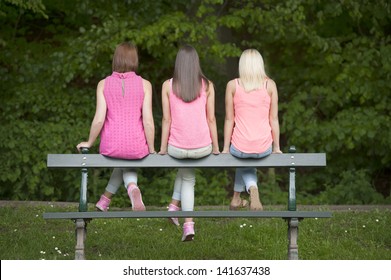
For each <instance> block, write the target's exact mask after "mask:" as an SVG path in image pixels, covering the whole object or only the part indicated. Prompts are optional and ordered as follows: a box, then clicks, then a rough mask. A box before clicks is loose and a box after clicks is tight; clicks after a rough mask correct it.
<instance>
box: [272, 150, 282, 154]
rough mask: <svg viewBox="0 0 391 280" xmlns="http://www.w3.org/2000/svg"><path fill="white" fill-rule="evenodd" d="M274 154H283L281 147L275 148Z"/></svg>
mask: <svg viewBox="0 0 391 280" xmlns="http://www.w3.org/2000/svg"><path fill="white" fill-rule="evenodd" d="M272 153H273V154H282V151H281V150H280V149H273V152H272Z"/></svg>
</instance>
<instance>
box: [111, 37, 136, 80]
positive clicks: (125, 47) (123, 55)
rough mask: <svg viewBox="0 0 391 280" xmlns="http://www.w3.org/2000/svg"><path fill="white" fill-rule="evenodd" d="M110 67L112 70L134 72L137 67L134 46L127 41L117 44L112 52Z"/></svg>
mask: <svg viewBox="0 0 391 280" xmlns="http://www.w3.org/2000/svg"><path fill="white" fill-rule="evenodd" d="M112 68H113V72H119V73H125V72H132V71H134V72H135V71H136V70H137V68H138V55H137V48H136V46H134V45H133V44H131V43H128V42H124V43H121V44H119V45H118V46H117V48H116V49H115V52H114V56H113V66H112Z"/></svg>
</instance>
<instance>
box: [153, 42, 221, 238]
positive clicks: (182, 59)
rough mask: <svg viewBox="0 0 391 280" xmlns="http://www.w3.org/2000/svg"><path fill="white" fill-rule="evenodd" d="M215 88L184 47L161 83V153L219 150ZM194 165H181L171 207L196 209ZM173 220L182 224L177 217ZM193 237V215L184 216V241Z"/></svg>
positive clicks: (200, 154)
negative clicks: (169, 76) (185, 166)
mask: <svg viewBox="0 0 391 280" xmlns="http://www.w3.org/2000/svg"><path fill="white" fill-rule="evenodd" d="M214 106H215V92H214V87H213V84H212V82H210V81H209V80H208V79H207V78H206V77H205V76H204V74H203V73H202V70H201V66H200V61H199V57H198V54H197V51H196V50H195V49H194V48H193V47H191V46H188V45H187V46H184V47H182V48H181V49H180V50H179V51H178V53H177V56H176V60H175V68H174V75H173V78H172V79H169V80H167V81H165V82H164V83H163V86H162V107H163V120H162V141H161V147H160V152H159V154H167V153H168V154H169V155H170V156H172V157H174V158H179V159H183V158H202V157H205V156H208V155H210V154H211V153H214V154H218V153H219V145H218V141H217V126H216V118H215V108H214ZM195 179H196V178H195V170H194V168H179V169H178V173H177V176H176V179H175V183H174V192H173V195H172V201H171V203H170V205H169V208H168V211H179V210H182V211H193V208H194V186H195ZM170 221H171V222H172V223H174V224H175V225H179V221H178V219H177V218H171V219H170ZM193 238H194V222H193V218H190V217H188V218H185V223H184V224H183V235H182V241H191V240H193Z"/></svg>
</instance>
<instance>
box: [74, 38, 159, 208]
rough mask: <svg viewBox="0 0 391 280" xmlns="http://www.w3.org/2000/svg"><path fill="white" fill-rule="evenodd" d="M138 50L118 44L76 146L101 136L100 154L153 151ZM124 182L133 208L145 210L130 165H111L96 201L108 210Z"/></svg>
mask: <svg viewBox="0 0 391 280" xmlns="http://www.w3.org/2000/svg"><path fill="white" fill-rule="evenodd" d="M137 67H138V55H137V49H136V47H135V46H133V45H132V44H130V43H126V42H125V43H122V44H120V45H118V46H117V48H116V49H115V52H114V55H113V62H112V74H111V75H110V76H107V77H106V78H105V79H103V80H101V81H100V82H99V83H98V87H97V91H96V97H97V102H96V111H95V116H94V119H93V121H92V124H91V128H90V134H89V138H88V141H87V142H81V143H79V144H78V145H77V148H78V149H80V148H81V147H88V148H89V147H91V146H92V145H93V144H94V142H95V140H96V138H97V137H98V136H99V135H100V149H99V151H100V153H101V154H102V155H105V156H109V157H114V158H123V159H139V158H143V157H145V156H147V155H148V154H149V153H154V152H155V149H154V134H155V128H154V122H153V115H152V86H151V83H150V82H149V81H147V80H145V79H143V78H142V77H140V76H138V75H137V74H136V70H137ZM122 183H124V184H125V188H126V189H127V193H128V195H129V198H130V201H131V204H132V209H133V210H135V211H143V210H145V206H144V203H143V201H142V197H141V192H140V189H139V188H138V186H137V173H136V171H135V170H133V169H129V168H114V170H113V173H112V174H111V177H110V180H109V182H108V184H107V187H106V189H105V192H104V193H103V194H102V195H101V197H100V200H99V201H98V202H97V203H96V208H97V209H98V210H100V211H107V210H108V208H109V205H110V202H111V197H112V196H113V194H115V193H116V192H117V190H118V188H119V186H120V185H121V184H122Z"/></svg>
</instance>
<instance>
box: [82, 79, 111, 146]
mask: <svg viewBox="0 0 391 280" xmlns="http://www.w3.org/2000/svg"><path fill="white" fill-rule="evenodd" d="M104 85H105V81H104V80H101V81H100V82H99V83H98V86H97V89H96V109H95V116H94V119H93V120H92V123H91V128H90V134H89V137H88V141H86V142H80V143H79V144H78V145H77V146H76V148H77V149H78V150H79V151H80V148H82V147H86V148H90V147H91V146H92V145H93V144H94V142H95V140H96V138H97V137H98V136H99V134H100V132H101V130H102V127H103V124H104V122H105V119H106V111H107V105H106V100H105V97H104V95H103V89H104Z"/></svg>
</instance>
